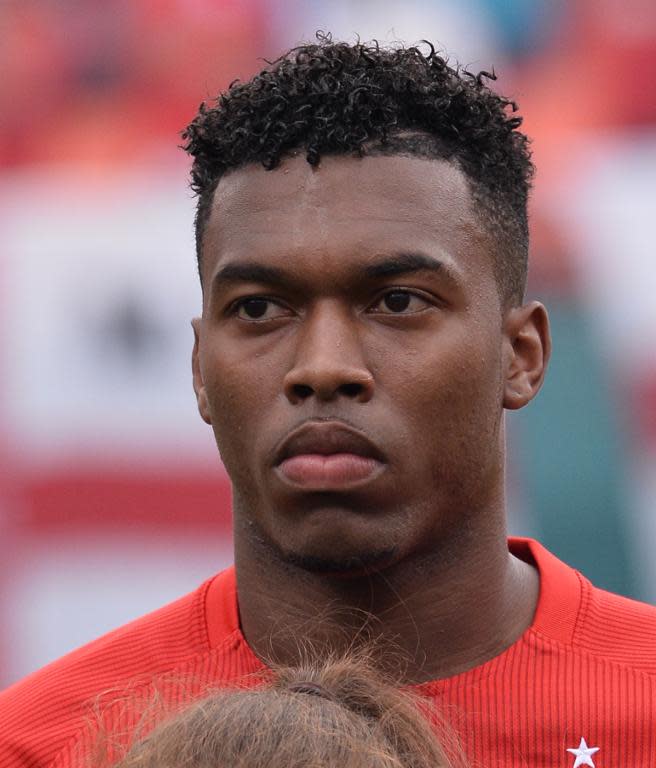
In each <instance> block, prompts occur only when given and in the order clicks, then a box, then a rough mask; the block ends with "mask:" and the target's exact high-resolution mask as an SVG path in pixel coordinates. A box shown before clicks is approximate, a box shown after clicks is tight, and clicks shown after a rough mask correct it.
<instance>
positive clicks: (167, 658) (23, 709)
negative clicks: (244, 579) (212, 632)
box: [0, 571, 231, 768]
mask: <svg viewBox="0 0 656 768" xmlns="http://www.w3.org/2000/svg"><path fill="white" fill-rule="evenodd" d="M222 577H223V578H222ZM226 577H227V579H228V581H229V580H230V577H231V572H230V571H226V572H224V573H223V574H219V576H217V577H214V578H213V579H210V580H209V581H207V582H205V583H204V584H203V585H201V586H200V587H199V588H198V589H196V590H194V592H191V593H190V594H188V595H185V596H184V597H182V598H180V599H178V600H176V601H174V602H172V603H170V604H168V605H166V606H164V607H163V608H160V609H159V610H156V611H154V612H152V613H150V614H147V615H146V616H143V617H141V618H140V619H137V620H136V621H133V622H131V623H129V624H126V625H125V626H123V627H120V628H119V629H116V630H114V631H113V632H110V633H108V634H107V635H104V636H103V637H101V638H99V639H97V640H95V641H93V642H91V643H89V644H88V645H85V646H82V647H81V648H78V649H77V650H75V651H73V652H71V653H69V654H67V655H66V656H64V657H62V658H61V659H58V660H57V661H55V662H53V663H52V664H49V665H48V666H46V667H44V668H43V669H41V670H39V671H38V672H35V673H33V674H32V675H29V676H28V677H26V678H25V679H24V680H22V681H20V682H19V683H17V684H15V685H13V686H11V687H10V688H8V689H7V690H6V691H4V692H3V693H0V722H1V723H2V728H0V732H1V733H2V736H0V765H2V766H3V768H18V767H19V766H20V767H21V768H24V767H26V766H39V768H41V767H43V766H47V765H49V764H50V763H51V762H52V761H53V760H54V758H55V757H56V755H57V754H58V752H60V751H61V750H62V749H63V747H64V746H65V745H66V744H67V743H68V742H69V741H70V740H71V739H73V738H74V736H75V734H76V733H77V732H78V731H79V730H80V729H81V728H83V727H84V725H85V723H86V720H87V719H88V715H89V712H90V710H91V708H92V706H93V705H94V703H95V702H96V701H97V700H98V698H99V697H100V696H102V695H103V694H106V693H107V692H111V691H119V690H120V689H121V688H122V687H123V686H125V687H127V686H129V687H130V688H134V687H136V686H139V685H141V684H143V685H146V684H148V682H149V681H152V680H153V679H154V678H156V677H157V676H158V675H166V674H167V673H169V672H171V671H174V670H176V669H178V668H180V667H181V666H183V665H184V663H185V661H188V660H190V659H192V658H194V657H198V656H199V655H202V654H207V653H208V652H209V651H210V641H209V636H208V626H207V619H206V600H207V593H208V590H209V589H210V587H212V585H213V582H215V581H217V580H218V581H219V582H221V581H223V582H225V581H226Z"/></svg>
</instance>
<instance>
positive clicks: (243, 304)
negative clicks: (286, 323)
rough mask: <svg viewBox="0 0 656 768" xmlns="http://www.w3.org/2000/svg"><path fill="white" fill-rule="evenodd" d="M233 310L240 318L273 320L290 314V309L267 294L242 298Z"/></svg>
mask: <svg viewBox="0 0 656 768" xmlns="http://www.w3.org/2000/svg"><path fill="white" fill-rule="evenodd" d="M233 311H234V313H235V315H236V316H237V317H238V318H239V319H240V320H273V319H275V318H277V317H286V316H288V315H289V314H290V311H289V310H288V309H286V308H285V307H283V306H282V305H281V304H278V303H277V302H275V301H272V300H271V299H267V298H266V297H265V296H249V297H248V298H246V299H240V300H239V301H237V302H235V304H234V309H233Z"/></svg>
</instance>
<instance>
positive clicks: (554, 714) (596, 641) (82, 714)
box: [0, 539, 656, 768]
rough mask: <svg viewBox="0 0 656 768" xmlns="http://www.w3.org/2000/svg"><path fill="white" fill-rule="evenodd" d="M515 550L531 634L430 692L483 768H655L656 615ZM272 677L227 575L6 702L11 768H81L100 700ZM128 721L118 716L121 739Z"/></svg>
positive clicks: (550, 559)
mask: <svg viewBox="0 0 656 768" xmlns="http://www.w3.org/2000/svg"><path fill="white" fill-rule="evenodd" d="M510 548H511V551H513V552H514V553H515V554H516V555H518V556H519V557H521V558H522V559H524V560H526V561H528V562H533V563H535V565H536V566H537V568H538V570H539V572H540V597H539V601H538V606H537V610H536V614H535V617H534V620H533V623H532V625H531V626H530V627H529V628H528V629H527V630H526V632H525V633H524V634H523V635H522V636H521V637H520V638H519V640H517V641H516V642H515V643H514V644H513V645H512V646H510V647H509V648H507V649H506V650H505V651H504V652H503V653H501V654H500V655H499V656H497V657H495V658H493V659H491V660H490V661H488V662H486V663H484V664H482V665H480V666H478V667H475V668H473V669H471V670H469V671H467V672H464V673H462V674H460V675H456V676H455V677H451V678H448V679H445V680H437V681H435V682H430V683H426V684H424V685H423V686H421V688H422V691H423V692H424V693H427V694H429V695H431V696H435V697H436V699H437V703H438V706H439V707H440V709H441V711H442V712H443V713H444V715H445V716H446V717H447V718H448V719H449V720H450V722H451V723H452V724H453V726H454V728H455V729H456V730H457V732H458V733H459V735H460V738H461V742H462V744H463V746H464V748H465V751H466V753H467V755H468V757H469V759H470V760H471V761H472V764H475V765H476V766H482V767H484V768H501V767H502V766H503V768H511V767H512V768H520V766H521V767H522V768H573V767H574V766H575V765H576V766H577V768H579V766H595V768H624V767H626V768H648V766H649V767H652V768H653V767H654V766H656V608H653V607H651V606H648V605H644V604H642V603H637V602H634V601H632V600H628V599H626V598H622V597H619V596H617V595H613V594H610V593H608V592H604V591H602V590H600V589H596V588H595V587H593V586H592V584H590V582H589V581H587V579H585V578H584V577H583V576H581V574H579V573H577V572H576V571H574V570H573V569H571V568H569V567H568V566H566V565H564V564H563V563H561V562H560V561H559V560H557V559H556V558H555V557H554V556H553V555H551V554H550V553H549V552H547V551H546V550H545V549H544V548H543V547H542V546H540V544H538V543H536V542H534V541H531V540H524V539H513V540H511V542H510ZM261 668H262V667H261V663H260V662H259V661H258V659H257V658H256V657H255V655H254V654H253V652H252V651H251V649H250V648H249V647H248V645H247V644H246V641H245V639H244V637H243V635H242V634H241V631H240V629H239V622H238V612H237V593H236V586H235V574H234V571H233V569H228V570H227V571H223V572H222V573H220V574H218V575H217V576H215V577H214V578H212V579H210V580H209V581H207V582H206V583H205V584H203V585H202V586H201V587H200V588H199V589H197V590H196V591H195V592H192V593H191V594H190V595H187V596H186V597H183V598H181V599H180V600H177V601H176V602H174V603H171V604H170V605H168V606H166V607H164V608H162V609H160V610H158V611H156V612H154V613H151V614H149V615H147V616H145V617H143V618H141V619H139V620H137V621H135V622H132V623H131V624H127V625H126V626H124V627H121V628H120V629H117V630H115V631H114V632H111V633H110V634H108V635H105V636H104V637H102V638H100V639H99V640H96V641H94V642H93V643H90V644H89V645H86V646H84V647H82V648H80V649H78V650H76V651H73V652H72V653H70V654H68V655H67V656H65V657H63V658H62V659H60V660H58V661H56V662H54V663H53V664H50V665H49V666H47V667H45V668H44V669H42V670H40V671H39V672H36V673H34V674H33V675H31V676H29V677H27V678H26V679H25V680H23V681H22V682H20V683H17V684H16V685H14V686H12V687H10V688H9V689H7V690H6V691H5V692H4V693H2V694H0V768H31V767H32V766H38V767H39V768H69V767H71V768H72V767H73V766H81V765H82V757H81V756H82V755H83V754H84V751H85V749H87V748H88V747H89V745H90V744H91V742H92V740H93V739H94V738H95V736H94V735H93V733H92V731H90V730H89V726H88V723H89V707H90V704H93V703H94V702H97V701H98V698H99V696H100V694H103V693H104V697H103V700H107V701H110V700H113V701H114V703H116V699H117V696H118V694H119V693H123V692H124V691H125V690H126V688H127V687H128V686H129V689H130V696H133V695H136V696H141V697H142V698H147V697H148V695H150V692H151V691H152V685H153V681H160V683H162V681H169V682H170V681H171V680H176V681H178V682H179V681H191V682H189V684H188V685H187V688H186V691H187V693H186V694H185V695H188V694H189V692H190V688H194V689H197V690H202V689H203V687H205V686H207V685H213V686H215V687H216V685H217V684H218V685H220V684H224V683H227V682H229V681H231V680H235V679H236V678H240V677H243V676H244V675H247V674H251V673H256V672H257V671H258V670H259V669H261ZM162 685H164V686H166V685H169V683H167V682H163V683H162ZM179 689H180V686H177V687H176V685H173V687H169V688H168V689H167V690H169V691H174V690H179ZM169 695H170V696H171V697H175V696H176V695H177V694H175V693H170V694H169ZM130 700H133V699H132V698H131V699H130ZM125 711H126V707H125V705H124V704H123V705H122V706H121V705H116V706H114V707H113V708H111V707H110V708H109V709H108V710H107V712H109V713H110V714H109V715H107V716H108V717H109V718H110V721H111V723H112V727H114V726H116V725H117V723H118V722H119V721H121V716H119V715H118V714H117V713H119V712H120V713H123V714H125ZM112 713H113V714H112ZM112 718H113V719H112ZM121 722H122V723H123V725H124V726H126V727H127V726H129V720H123V721H121ZM570 750H572V751H570Z"/></svg>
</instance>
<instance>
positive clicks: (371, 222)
mask: <svg viewBox="0 0 656 768" xmlns="http://www.w3.org/2000/svg"><path fill="white" fill-rule="evenodd" d="M394 251H396V252H399V251H405V252H408V251H418V252H423V253H429V254H432V255H434V256H435V257H436V258H439V259H440V260H443V261H444V260H450V261H451V262H452V263H453V266H454V267H458V268H463V269H465V271H472V270H473V271H475V272H476V273H478V274H479V275H480V274H481V271H482V272H483V273H485V274H486V275H488V276H490V277H492V276H493V270H492V263H491V258H490V243H489V239H488V238H487V237H486V235H485V232H484V229H483V227H482V226H481V222H480V221H479V217H478V214H477V212H476V211H475V209H474V206H473V201H472V197H471V193H470V190H469V186H468V184H467V180H466V178H465V176H464V174H463V173H462V172H461V171H460V170H459V169H458V168H457V167H456V166H454V165H453V164H451V163H449V162H447V161H443V160H435V159H424V158H419V157H408V156H400V155H391V156H387V155H375V156H366V157H363V158H358V157H349V156H327V157H323V158H322V160H321V164H320V165H319V166H318V167H313V166H311V165H309V163H307V161H306V160H305V158H304V157H302V156H296V157H291V158H286V159H284V160H283V162H282V163H281V165H280V166H279V167H277V168H276V169H275V170H272V171H267V170H265V169H264V168H263V167H262V166H260V165H249V166H246V167H243V168H239V169H237V170H234V171H232V172H230V173H229V174H227V175H226V176H225V177H224V178H222V179H221V181H220V182H219V185H218V187H217V190H216V193H215V197H214V201H213V205H212V210H211V213H210V216H209V220H208V223H207V227H206V231H205V237H204V243H203V253H202V262H203V282H204V283H206V281H207V280H210V279H211V277H212V274H213V273H214V272H215V271H216V270H217V268H219V266H221V264H223V263H225V261H226V260H230V261H232V260H239V259H240V258H248V259H249V260H252V259H254V258H257V259H260V260H262V259H263V260H279V259H285V260H293V263H295V264H296V263H298V264H299V266H302V265H303V264H304V263H305V260H306V259H307V258H309V257H311V258H312V259H313V260H312V262H311V263H313V264H316V263H320V264H321V265H323V267H326V265H329V266H330V265H332V266H333V267H335V268H336V269H337V268H339V267H340V266H347V265H348V263H350V262H353V261H361V260H363V259H365V260H366V258H367V256H368V255H370V254H373V253H376V254H380V253H381V252H394ZM317 256H319V257H322V258H319V259H318V260H317Z"/></svg>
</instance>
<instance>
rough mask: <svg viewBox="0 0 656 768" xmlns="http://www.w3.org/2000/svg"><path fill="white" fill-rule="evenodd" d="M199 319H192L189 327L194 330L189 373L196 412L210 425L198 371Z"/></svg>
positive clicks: (208, 410) (206, 402)
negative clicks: (194, 394) (190, 372)
mask: <svg viewBox="0 0 656 768" xmlns="http://www.w3.org/2000/svg"><path fill="white" fill-rule="evenodd" d="M200 324H201V319H200V317H194V319H193V320H192V321H191V327H192V328H193V329H194V348H193V350H192V352H191V371H192V374H193V381H194V392H195V393H196V402H197V403H198V412H199V413H200V415H201V418H202V419H203V421H205V422H207V423H208V424H211V423H212V418H211V415H210V406H209V403H208V401H207V393H206V392H205V384H204V383H203V374H202V373H201V370H200V351H199V350H200Z"/></svg>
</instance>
